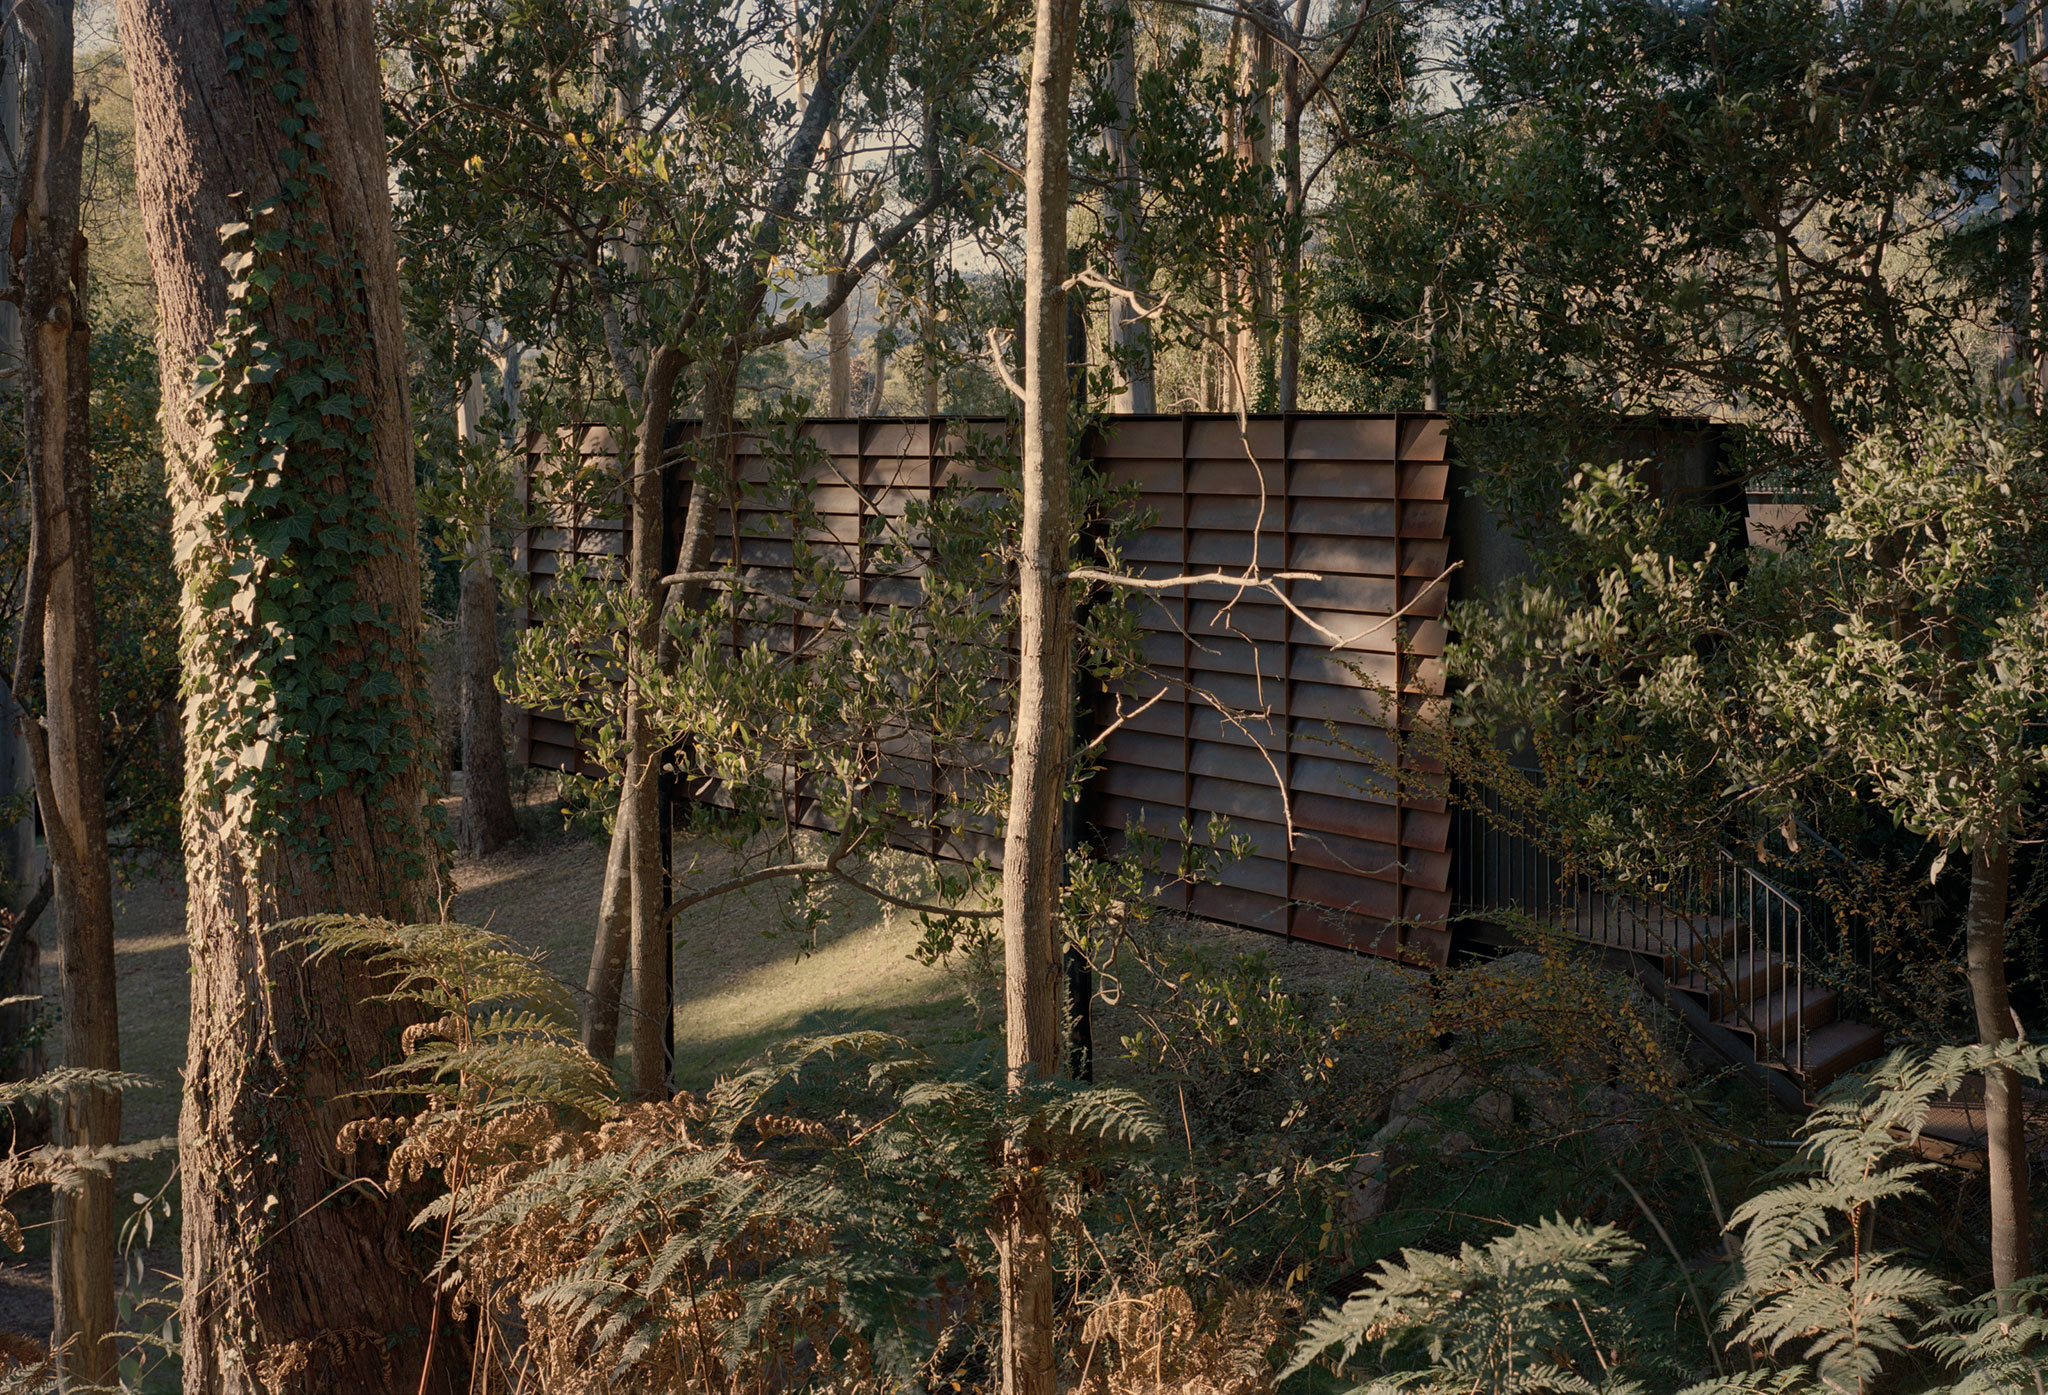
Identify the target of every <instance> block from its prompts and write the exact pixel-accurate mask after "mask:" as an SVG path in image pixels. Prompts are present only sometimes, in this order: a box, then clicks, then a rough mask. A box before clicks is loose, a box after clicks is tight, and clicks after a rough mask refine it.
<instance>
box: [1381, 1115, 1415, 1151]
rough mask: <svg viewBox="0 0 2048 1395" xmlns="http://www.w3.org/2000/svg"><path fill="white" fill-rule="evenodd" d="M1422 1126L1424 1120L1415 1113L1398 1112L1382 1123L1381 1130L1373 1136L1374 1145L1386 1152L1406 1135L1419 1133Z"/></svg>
mask: <svg viewBox="0 0 2048 1395" xmlns="http://www.w3.org/2000/svg"><path fill="white" fill-rule="evenodd" d="M1422 1127H1423V1125H1422V1121H1421V1120H1420V1119H1418V1118H1416V1117H1415V1116H1414V1115H1413V1114H1396V1115H1394V1116H1393V1117H1392V1118H1390V1119H1388V1120H1387V1122H1386V1123H1384V1124H1382V1125H1380V1131H1379V1132H1378V1133H1376V1134H1374V1135H1373V1136H1372V1147H1373V1148H1375V1149H1377V1150H1379V1151H1381V1152H1385V1151H1386V1150H1387V1149H1388V1148H1390V1147H1392V1146H1393V1145H1394V1144H1396V1143H1399V1142H1400V1141H1401V1139H1402V1138H1403V1137H1404V1136H1406V1135H1408V1134H1411V1133H1419V1132H1420V1131H1421V1130H1422Z"/></svg>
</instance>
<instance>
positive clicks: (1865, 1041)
mask: <svg viewBox="0 0 2048 1395" xmlns="http://www.w3.org/2000/svg"><path fill="white" fill-rule="evenodd" d="M1883 1050H1884V1031H1883V1029H1882V1028H1878V1027H1873V1026H1871V1025H1870V1024H1869V1023H1867V1022H1830V1023H1828V1024H1827V1025H1826V1026H1825V1027H1822V1028H1820V1029H1819V1030H1818V1031H1815V1032H1811V1033H1809V1034H1808V1035H1807V1038H1806V1050H1805V1052H1804V1053H1803V1056H1804V1065H1805V1069H1804V1070H1802V1071H1800V1072H1799V1074H1800V1075H1801V1076H1802V1077H1804V1079H1805V1081H1806V1083H1807V1085H1808V1086H1809V1087H1811V1088H1814V1089H1818V1088H1819V1087H1820V1086H1822V1085H1825V1084H1827V1083H1828V1082H1829V1081H1831V1080H1833V1079H1834V1078H1835V1077H1836V1076H1838V1075H1840V1074H1842V1073H1843V1072H1844V1071H1847V1070H1853V1069H1854V1068H1855V1067H1857V1066H1860V1065H1862V1064H1863V1063H1864V1062H1865V1061H1869V1060H1873V1059H1875V1058H1876V1057H1877V1056H1878V1055H1879V1054H1880V1053H1881V1052H1882V1051H1883Z"/></svg>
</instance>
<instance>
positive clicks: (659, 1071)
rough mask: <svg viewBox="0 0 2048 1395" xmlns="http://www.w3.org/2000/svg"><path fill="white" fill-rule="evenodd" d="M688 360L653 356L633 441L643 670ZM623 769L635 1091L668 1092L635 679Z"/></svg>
mask: <svg viewBox="0 0 2048 1395" xmlns="http://www.w3.org/2000/svg"><path fill="white" fill-rule="evenodd" d="M682 368H683V356H682V355H681V354H680V353H678V352H677V351H676V350H674V349H672V348H669V347H667V346H666V345H664V346H662V347H660V348H657V349H656V350H655V351H654V353H653V355H652V356H651V357H650V359H649V360H648V365H647V384H646V387H645V389H644V390H643V393H642V402H643V407H642V411H641V416H640V428H639V431H638V433H637V438H636V440H635V443H634V446H635V449H634V455H633V459H632V466H631V475H630V477H629V482H628V487H627V498H628V499H629V500H630V501H631V505H632V515H633V545H632V552H631V556H630V557H629V559H628V566H627V587H628V589H629V591H630V592H631V594H632V599H633V606H634V610H633V622H632V633H631V634H630V635H628V636H627V647H628V651H629V652H630V653H631V655H632V656H633V663H634V665H635V666H636V667H638V668H639V669H640V670H641V671H642V672H643V673H644V672H647V671H650V670H651V669H652V667H653V665H654V664H655V663H656V661H657V660H656V656H657V654H658V652H659V649H660V645H661V609H662V602H663V599H664V588H663V586H662V584H661V579H662V576H663V575H664V569H663V565H662V564H663V561H664V558H663V556H662V541H663V535H664V531H665V529H664V521H665V520H664V519H663V516H662V458H663V452H662V442H663V439H664V437H665V436H666V434H667V430H668V418H669V411H670V408H671V407H672V406H673V405H674V402H675V392H676V377H677V375H678V374H680V373H681V372H682ZM625 752H626V768H625V771H624V772H623V788H622V790H621V793H620V795H619V820H620V822H621V823H625V824H627V825H628V826H629V827H630V829H631V834H630V856H629V858H628V859H627V865H628V866H629V867H630V868H631V869H632V876H631V879H630V886H631V903H632V909H631V927H632V936H631V944H632V961H633V1095H634V1098H636V1099H647V1100H654V1099H663V1098H666V1097H667V1094H668V1083H669V1082H668V1075H669V1062H668V1043H669V1014H670V1013H672V1012H673V1011H675V1005H674V1004H673V1003H671V1002H670V1001H669V982H668V934H669V931H668V920H667V918H666V916H665V914H664V912H665V911H666V909H667V907H666V906H665V905H664V904H663V901H664V897H663V894H662V893H663V889H664V888H663V880H662V866H661V833H660V829H661V758H662V749H661V743H660V739H659V737H658V735H657V734H656V731H655V728H654V724H653V721H652V716H651V713H650V712H649V710H648V706H647V700H646V697H645V694H644V693H643V692H642V691H641V689H640V686H639V684H638V683H637V682H635V681H634V680H633V679H632V678H630V677H629V678H628V680H627V684H626V723H625Z"/></svg>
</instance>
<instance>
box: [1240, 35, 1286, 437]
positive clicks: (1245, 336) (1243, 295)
mask: <svg viewBox="0 0 2048 1395" xmlns="http://www.w3.org/2000/svg"><path fill="white" fill-rule="evenodd" d="M1242 22H1243V24H1244V26H1245V30H1246V32H1245V36H1244V47H1243V49H1242V50H1241V52H1242V55H1243V63H1244V66H1243V68H1242V69H1241V70H1240V82H1241V84H1242V86H1241V89H1240V96H1241V98H1242V102H1243V106H1242V109H1241V110H1242V115H1241V116H1240V117H1239V119H1240V120H1241V121H1242V122H1243V123H1244V125H1243V129H1242V130H1241V131H1240V133H1239V137H1238V142H1237V158H1238V162H1239V164H1240V165H1242V166H1243V167H1244V168H1245V169H1246V170H1248V171H1250V172H1254V173H1257V174H1261V175H1263V174H1264V173H1265V172H1266V171H1268V170H1270V169H1271V168H1272V164H1273V87H1272V81H1271V79H1272V76H1273V53H1274V46H1273V28H1274V26H1276V25H1277V24H1278V23H1279V18H1278V16H1277V14H1276V13H1275V11H1274V6H1273V5H1272V4H1270V3H1267V4H1254V5H1253V6H1252V7H1251V9H1250V10H1249V11H1248V12H1247V14H1246V16H1245V19H1244V20H1243V21H1242ZM1259 231H1260V234H1261V235H1259V236H1255V237H1252V238H1251V239H1249V245H1248V246H1247V247H1246V248H1245V253H1244V260H1243V261H1242V262H1241V263H1240V264H1239V265H1238V268H1237V281H1238V294H1237V302H1238V304H1237V313H1238V323H1237V335H1236V343H1235V374H1236V378H1237V389H1236V390H1237V394H1238V406H1239V407H1240V408H1241V409H1242V410H1245V411H1250V410H1252V408H1253V407H1255V406H1256V405H1257V404H1258V393H1259V372H1260V369H1261V367H1262V366H1263V365H1264V364H1265V363H1266V362H1267V360H1268V345H1269V342H1270V335H1271V333H1272V320H1273V265H1272V261H1271V260H1270V258H1268V256H1267V255H1266V240H1265V237H1264V236H1263V235H1262V234H1263V232H1264V230H1263V229H1260V230H1259Z"/></svg>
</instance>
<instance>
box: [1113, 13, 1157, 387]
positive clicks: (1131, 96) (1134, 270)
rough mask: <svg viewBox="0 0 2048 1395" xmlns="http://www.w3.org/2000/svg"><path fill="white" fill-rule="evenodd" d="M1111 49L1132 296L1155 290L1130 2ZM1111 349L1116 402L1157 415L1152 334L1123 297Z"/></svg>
mask: <svg viewBox="0 0 2048 1395" xmlns="http://www.w3.org/2000/svg"><path fill="white" fill-rule="evenodd" d="M1109 18H1110V25H1111V28H1112V33H1111V36H1110V42H1111V48H1110V52H1109V87H1110V93H1111V95H1112V96H1113V97H1114V98H1115V100H1116V119H1115V120H1114V121H1111V122H1110V123H1109V124H1108V125H1107V126H1105V127H1104V128H1103V131H1102V148H1103V154H1105V155H1107V156H1108V157H1109V169H1110V178H1111V179H1112V180H1113V181H1114V185H1113V188H1112V192H1111V195H1110V199H1109V226H1110V237H1111V240H1112V241H1114V242H1115V244H1116V277H1117V281H1118V282H1119V283H1120V284H1121V285H1122V286H1123V287H1124V289H1126V290H1129V291H1135V292H1138V293H1141V294H1142V293H1143V292H1145V291H1147V290H1149V289H1150V287H1149V285H1148V283H1147V277H1146V276H1145V272H1144V267H1143V265H1142V263H1141V261H1140V260H1139V257H1138V247H1137V240H1138V227H1137V218H1136V214H1137V209H1138V200H1139V197H1140V195H1141V194H1142V192H1143V191H1142V189H1141V188H1140V185H1139V180H1138V161H1137V158H1136V156H1135V155H1134V154H1133V153H1132V151H1131V122H1132V121H1133V120H1134V119H1135V116H1136V112H1137V105H1138V61H1137V53H1136V43H1135V33H1134V21H1133V19H1132V17H1131V7H1130V0H1115V3H1114V4H1113V5H1112V7H1111V10H1110V17H1109ZM1109 343H1110V347H1111V348H1112V349H1114V350H1116V351H1117V352H1118V353H1119V354H1122V355H1124V356H1126V358H1127V360H1128V361H1127V362H1124V363H1120V364H1119V367H1118V370H1117V371H1118V375H1119V377H1120V378H1121V379H1122V383H1123V386H1122V390H1121V391H1120V392H1119V393H1118V394H1117V396H1116V402H1115V410H1116V411H1119V412H1138V413H1146V412H1156V411H1158V410H1159V402H1158V397H1157V395H1156V394H1155V392H1154V390H1153V386H1152V333H1151V331H1150V330H1149V329H1148V328H1147V327H1146V325H1145V322H1144V321H1143V320H1141V319H1139V318H1138V311H1137V308H1136V307H1135V306H1133V305H1132V304H1131V302H1130V301H1128V300H1125V299H1124V298H1123V297H1121V296H1111V297H1110V298H1109Z"/></svg>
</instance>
